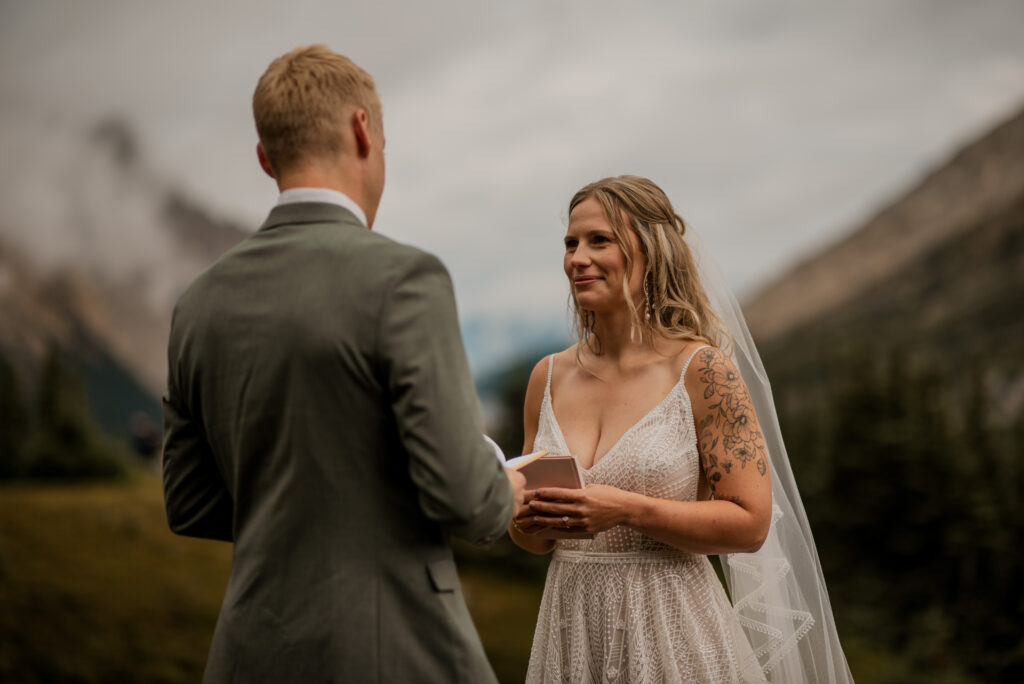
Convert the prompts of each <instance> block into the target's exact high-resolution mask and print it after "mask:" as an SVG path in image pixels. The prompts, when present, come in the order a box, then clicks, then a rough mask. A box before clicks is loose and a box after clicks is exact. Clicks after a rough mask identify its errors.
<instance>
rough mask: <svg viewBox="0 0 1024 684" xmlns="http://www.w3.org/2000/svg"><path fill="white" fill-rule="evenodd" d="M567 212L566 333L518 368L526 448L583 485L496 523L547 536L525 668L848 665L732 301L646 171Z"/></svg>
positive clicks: (663, 676)
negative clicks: (715, 560)
mask: <svg viewBox="0 0 1024 684" xmlns="http://www.w3.org/2000/svg"><path fill="white" fill-rule="evenodd" d="M569 211H570V213H569V226H568V230H567V232H566V236H565V257H564V263H563V265H564V268H565V273H566V275H567V276H568V278H569V282H570V290H571V299H572V303H573V308H574V310H575V314H576V327H577V332H578V335H579V340H578V342H577V343H576V344H575V345H573V346H572V347H570V348H569V349H566V350H565V351H562V352H560V353H558V354H554V355H552V356H550V357H547V358H545V359H542V360H541V361H540V362H539V363H538V364H537V366H536V367H535V368H534V370H533V373H532V374H531V376H530V381H529V385H528V388H527V393H526V405H525V418H524V423H525V433H526V434H525V437H526V438H525V445H524V452H525V451H535V450H539V449H545V450H547V451H548V452H551V453H556V454H558V453H561V454H572V455H573V456H574V457H575V458H576V461H577V463H578V465H579V466H580V469H581V473H582V476H583V480H584V484H585V486H584V488H583V489H577V490H572V489H557V488H546V489H539V490H537V491H536V492H535V493H533V497H532V500H530V502H529V503H528V505H526V506H523V507H521V508H520V509H519V511H518V512H517V515H516V518H515V519H514V520H513V523H512V527H511V528H510V534H511V536H512V539H513V540H514V541H515V542H516V543H517V544H518V545H519V546H521V547H522V548H524V549H526V550H528V551H531V552H533V553H538V554H541V553H548V552H551V551H554V554H553V557H552V560H551V564H550V566H549V569H548V576H547V582H546V584H545V588H544V597H543V599H542V602H541V607H540V614H539V616H538V619H537V629H536V632H535V634H534V642H533V651H532V653H531V657H530V666H529V672H528V675H527V681H528V682H574V683H575V682H662V681H673V682H681V681H692V682H763V681H778V682H812V681H813V682H847V681H852V678H851V677H850V673H849V670H848V668H847V666H846V661H845V658H844V657H843V653H842V649H841V647H840V645H839V641H838V638H837V636H836V633H835V627H834V623H833V621H832V614H831V608H830V606H829V603H828V596H827V593H826V591H825V587H824V581H823V579H822V577H821V571H820V568H819V566H818V561H817V554H816V552H815V550H814V543H813V539H812V538H811V534H810V529H809V527H808V525H807V521H806V517H805V515H804V512H803V507H802V505H801V503H800V499H799V495H798V493H797V490H796V486H795V484H794V482H793V477H792V474H791V472H790V470H789V465H788V461H787V458H786V454H785V450H784V447H783V445H782V440H781V437H780V436H779V429H778V423H777V420H776V418H775V414H774V409H773V407H772V404H771V396H770V390H769V388H768V384H767V380H766V379H765V377H764V372H763V369H762V368H761V364H760V360H759V358H758V356H757V354H756V351H755V350H754V348H753V344H752V343H751V341H750V338H749V334H748V333H747V331H746V326H745V325H744V324H743V321H742V315H741V314H740V313H739V308H738V306H736V304H735V300H733V299H732V298H731V296H730V295H729V294H728V290H727V289H726V288H724V287H721V286H720V285H718V283H717V281H714V282H713V280H712V276H713V275H714V274H712V275H709V269H708V268H707V266H706V265H705V264H699V263H698V261H697V259H696V258H695V256H694V253H693V250H692V246H691V244H689V243H690V242H692V238H691V236H690V235H689V234H687V235H686V239H684V234H686V232H687V229H686V225H685V223H684V222H683V220H682V219H681V218H680V217H679V216H678V215H677V214H676V212H675V210H674V209H673V208H672V205H671V203H670V202H669V200H668V198H667V197H666V196H665V194H664V193H663V192H662V190H661V189H660V188H659V187H658V186H656V185H655V184H654V183H652V182H651V181H649V180H647V179H644V178H639V177H636V176H619V177H616V178H606V179H604V180H601V181H597V182H595V183H592V184H590V185H588V186H586V187H584V188H583V189H581V190H580V191H579V192H577V193H576V195H575V196H574V197H573V198H572V201H571V202H570V204H569ZM714 277H717V276H714ZM552 528H557V529H558V531H559V532H560V533H561V534H562V535H563V538H560V539H558V540H557V541H555V540H552V539H550V538H548V537H549V536H550V535H549V534H547V535H540V534H539V533H540V532H542V531H550V530H552ZM709 554H710V555H719V556H720V557H721V558H722V560H723V561H724V563H723V567H724V571H725V573H724V574H725V577H726V581H727V586H728V593H727V590H726V588H725V587H723V585H722V583H721V582H720V581H719V579H718V576H717V575H716V573H715V570H714V568H713V566H712V565H711V563H710V561H709V559H708V555H709Z"/></svg>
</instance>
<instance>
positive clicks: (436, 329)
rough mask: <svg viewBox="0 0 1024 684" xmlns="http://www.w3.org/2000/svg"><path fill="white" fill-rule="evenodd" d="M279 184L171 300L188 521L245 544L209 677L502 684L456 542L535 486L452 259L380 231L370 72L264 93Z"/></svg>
mask: <svg viewBox="0 0 1024 684" xmlns="http://www.w3.org/2000/svg"><path fill="white" fill-rule="evenodd" d="M253 111H254V114H255V118H256V127H257V131H258V133H259V138H260V143H259V146H258V148H257V151H258V154H259V159H260V163H261V165H262V166H263V168H264V169H265V170H266V171H267V173H268V174H270V175H271V176H272V177H273V178H274V179H275V180H276V181H277V184H278V187H279V188H280V190H281V196H280V199H279V201H278V204H277V206H275V207H274V209H273V210H272V211H271V212H270V216H269V217H268V218H267V220H266V222H265V223H264V224H263V226H262V227H261V228H260V229H259V231H258V232H257V233H255V234H254V235H252V236H251V237H249V238H248V239H246V240H245V241H244V242H242V243H241V244H240V245H238V246H237V247H235V248H234V249H232V250H230V251H229V252H228V253H226V254H225V255H224V256H223V257H222V258H220V259H219V260H218V261H217V262H216V263H215V264H214V265H213V266H212V267H210V268H209V269H208V270H207V271H206V272H205V273H203V274H202V275H200V276H199V277H198V278H197V279H196V281H195V282H194V283H193V284H192V285H191V286H190V287H189V289H188V290H187V291H186V292H185V293H184V294H183V295H182V297H181V299H180V300H179V302H178V305H177V307H176V308H175V312H174V318H173V321H172V326H171V336H170V343H169V350H168V361H169V374H168V387H167V396H166V398H165V399H164V413H165V425H166V429H165V439H164V461H163V469H164V494H165V499H166V505H167V516H168V520H169V522H170V526H171V529H172V530H173V531H174V532H176V533H178V534H184V535H189V536H196V537H205V538H209V539H221V540H225V541H232V542H234V561H233V566H232V571H231V579H230V581H229V583H228V587H227V593H226V595H225V597H224V602H223V605H222V607H221V612H220V617H219V619H218V622H217V628H216V631H215V633H214V636H213V644H212V646H211V649H210V657H209V662H208V663H207V668H206V675H205V678H204V681H206V682H245V683H249V682H273V683H275V684H280V683H283V682H302V683H303V684H309V683H315V682H474V683H476V682H488V681H494V674H493V671H492V670H491V668H490V665H489V664H488V663H487V660H486V658H485V656H484V652H483V648H482V646H481V644H480V640H479V637H478V636H477V634H476V631H475V630H474V628H473V624H472V622H471V620H470V616H469V613H468V611H467V610H466V605H465V601H464V599H463V596H462V593H461V589H460V587H459V580H458V576H457V575H456V571H455V565H454V563H453V561H452V552H451V547H450V545H449V537H450V536H451V535H456V536H459V537H462V538H464V539H468V540H469V541H471V542H474V543H477V544H488V543H489V542H491V541H492V540H494V539H495V538H496V537H497V536H498V535H500V534H502V533H503V532H504V530H505V529H506V527H507V526H508V524H509V522H510V521H511V518H512V512H513V508H514V506H516V505H517V504H521V503H522V502H523V484H524V482H523V478H522V475H520V474H519V473H514V472H511V471H505V470H503V469H502V467H501V466H500V464H499V462H498V459H496V458H495V455H494V452H493V451H492V450H491V448H490V447H489V446H488V445H487V443H486V442H485V441H484V438H483V436H482V425H481V418H480V413H479V406H478V403H477V398H476V395H475V393H474V391H473V384H472V382H471V378H470V375H469V369H468V365H467V362H466V356H465V352H464V350H463V347H462V342H461V339H460V336H459V329H458V321H457V318H456V312H455V304H454V297H453V292H452V286H451V281H450V279H449V276H448V273H447V271H446V270H445V268H444V267H443V266H442V265H441V263H440V262H439V261H438V260H437V259H436V258H435V257H433V256H431V255H429V254H426V253H424V252H422V251H420V250H418V249H415V248H412V247H408V246H405V245H401V244H398V243H396V242H394V241H392V240H389V239H387V238H385V237H382V236H380V235H378V234H376V233H373V232H371V231H370V230H369V228H370V227H371V226H372V225H373V221H374V217H375V214H376V211H377V206H378V204H379V202H380V196H381V192H382V191H383V187H384V135H383V128H382V120H381V108H380V101H379V99H378V97H377V94H376V91H375V87H374V83H373V80H372V78H371V77H370V76H369V75H368V74H367V73H366V72H364V71H363V70H362V69H360V68H359V67H358V66H356V65H355V64H353V63H352V62H351V61H349V60H348V59H346V58H345V57H342V56H341V55H337V54H335V53H333V52H331V51H329V50H327V49H326V48H324V47H322V46H312V47H308V48H299V49H297V50H293V51H292V52H290V53H288V54H286V55H284V56H283V57H281V58H279V59H277V60H275V61H274V62H273V63H272V64H271V65H270V67H269V68H268V69H267V71H266V73H264V74H263V76H262V78H261V79H260V81H259V84H258V86H257V88H256V92H255V94H254V96H253Z"/></svg>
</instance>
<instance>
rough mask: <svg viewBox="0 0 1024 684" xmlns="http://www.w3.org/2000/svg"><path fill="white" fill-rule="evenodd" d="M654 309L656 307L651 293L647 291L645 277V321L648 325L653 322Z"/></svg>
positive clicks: (645, 279)
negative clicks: (652, 301) (652, 310)
mask: <svg viewBox="0 0 1024 684" xmlns="http://www.w3.org/2000/svg"><path fill="white" fill-rule="evenodd" d="M653 308H654V305H653V304H652V303H651V293H650V291H649V290H648V289H647V276H646V275H645V276H644V319H645V320H646V321H647V322H648V323H650V322H651V309H653Z"/></svg>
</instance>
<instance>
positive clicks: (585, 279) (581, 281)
mask: <svg viewBox="0 0 1024 684" xmlns="http://www.w3.org/2000/svg"><path fill="white" fill-rule="evenodd" d="M598 280H600V278H598V277H597V276H576V277H575V278H573V279H572V284H573V285H575V286H576V287H579V286H581V285H590V284H591V283H596V282H597V281H598Z"/></svg>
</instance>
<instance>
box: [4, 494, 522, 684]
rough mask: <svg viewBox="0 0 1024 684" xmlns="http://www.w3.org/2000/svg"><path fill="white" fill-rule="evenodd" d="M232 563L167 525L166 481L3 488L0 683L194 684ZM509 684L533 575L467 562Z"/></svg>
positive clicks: (225, 550)
mask: <svg viewBox="0 0 1024 684" xmlns="http://www.w3.org/2000/svg"><path fill="white" fill-rule="evenodd" d="M230 566H231V556H230V547H229V546H228V545H227V544H221V543H217V542H208V541H202V540H196V539H186V538H182V537H176V536H174V535H172V534H171V533H170V532H169V531H168V530H167V525H166V522H165V519H164V513H163V502H162V499H161V493H160V485H159V482H158V481H157V480H156V478H155V477H153V476H152V475H151V474H143V475H139V476H137V477H135V478H134V479H133V480H132V481H131V482H129V483H127V484H103V485H24V484H22V485H4V486H2V487H0V681H2V682H10V683H12V684H14V683H18V684H32V683H35V682H40V683H42V682H83V683H87V682H113V681H116V682H163V683H172V682H189V683H194V682H198V681H199V680H200V678H201V675H202V670H203V666H204V663H205V661H206V653H207V649H208V648H209V643H210V638H211V636H212V634H213V627H214V623H215V621H216V617H217V611H218V608H219V605H220V600H221V597H222V596H223V592H224V587H225V585H226V583H227V578H228V573H229V571H230ZM462 575H463V582H464V587H465V591H466V595H467V598H468V600H469V602H470V609H471V611H472V613H473V616H474V619H475V620H476V623H477V626H478V628H479V629H480V632H481V636H482V639H483V640H484V644H485V647H486V648H487V650H488V655H489V656H490V658H491V662H492V663H493V664H494V665H495V668H496V669H497V671H498V673H499V676H500V677H501V679H502V681H506V682H516V681H520V682H521V681H522V679H523V675H524V674H525V667H526V658H527V657H528V654H529V649H530V639H531V637H532V634H533V625H534V621H535V619H536V614H537V606H538V605H539V602H540V591H541V587H540V584H539V583H538V582H537V580H536V577H535V576H531V577H528V578H526V579H523V578H521V577H519V576H518V575H517V574H515V573H513V574H511V575H509V576H503V575H501V574H499V573H498V572H497V571H496V570H493V569H492V570H488V569H486V568H485V567H480V566H479V565H478V564H474V565H473V566H472V567H471V568H469V569H467V570H464V571H463V573H462Z"/></svg>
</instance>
